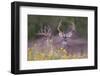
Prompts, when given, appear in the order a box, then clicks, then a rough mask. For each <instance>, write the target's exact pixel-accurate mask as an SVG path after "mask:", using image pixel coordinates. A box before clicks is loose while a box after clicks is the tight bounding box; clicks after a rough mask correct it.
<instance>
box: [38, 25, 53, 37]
mask: <svg viewBox="0 0 100 76" xmlns="http://www.w3.org/2000/svg"><path fill="white" fill-rule="evenodd" d="M51 32H52V31H51V28H50V27H49V26H44V27H41V29H40V31H39V32H38V33H37V35H42V36H46V37H49V36H51Z"/></svg>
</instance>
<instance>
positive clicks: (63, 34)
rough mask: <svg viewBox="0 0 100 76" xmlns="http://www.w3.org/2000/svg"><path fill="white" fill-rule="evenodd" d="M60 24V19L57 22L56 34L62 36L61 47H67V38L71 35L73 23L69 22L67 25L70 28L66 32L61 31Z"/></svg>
mask: <svg viewBox="0 0 100 76" xmlns="http://www.w3.org/2000/svg"><path fill="white" fill-rule="evenodd" d="M61 26H62V19H61V20H60V22H59V24H58V27H57V30H58V32H59V33H58V35H59V37H60V38H62V40H63V41H62V45H63V48H66V47H68V43H67V41H68V39H70V38H71V37H72V35H73V31H75V30H76V29H75V24H74V23H71V25H69V26H70V27H69V28H70V30H69V31H68V32H67V33H64V32H63V31H61V29H60V27H61Z"/></svg>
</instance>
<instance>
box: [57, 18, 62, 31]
mask: <svg viewBox="0 0 100 76" xmlns="http://www.w3.org/2000/svg"><path fill="white" fill-rule="evenodd" d="M61 23H62V19H61V20H60V22H59V24H58V27H57V30H58V31H59V32H62V31H61V30H60V27H61V25H62V24H61Z"/></svg>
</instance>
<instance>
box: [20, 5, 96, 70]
mask: <svg viewBox="0 0 100 76" xmlns="http://www.w3.org/2000/svg"><path fill="white" fill-rule="evenodd" d="M28 14H33V15H54V16H80V17H88V28H89V29H88V59H72V60H47V61H27V15H28ZM93 65H94V11H92V10H91V11H90V10H74V9H57V8H43V7H25V6H24V7H20V70H29V69H44V68H60V67H78V66H93Z"/></svg>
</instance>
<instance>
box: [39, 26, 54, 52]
mask: <svg viewBox="0 0 100 76" xmlns="http://www.w3.org/2000/svg"><path fill="white" fill-rule="evenodd" d="M37 35H40V36H43V37H45V39H46V46H45V47H47V48H49V49H48V50H50V51H51V52H52V53H53V45H52V44H53V39H52V30H51V28H50V26H49V25H45V26H41V28H40V31H39V32H38V33H37Z"/></svg>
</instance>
